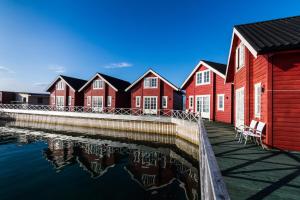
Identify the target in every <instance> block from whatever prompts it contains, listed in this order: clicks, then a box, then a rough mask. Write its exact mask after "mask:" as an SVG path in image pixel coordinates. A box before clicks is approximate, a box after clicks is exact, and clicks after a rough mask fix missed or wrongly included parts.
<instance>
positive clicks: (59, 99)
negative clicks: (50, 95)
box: [56, 96, 65, 107]
mask: <svg viewBox="0 0 300 200" xmlns="http://www.w3.org/2000/svg"><path fill="white" fill-rule="evenodd" d="M64 101H65V99H64V97H63V96H56V106H58V107H63V106H64V105H65V103H64Z"/></svg>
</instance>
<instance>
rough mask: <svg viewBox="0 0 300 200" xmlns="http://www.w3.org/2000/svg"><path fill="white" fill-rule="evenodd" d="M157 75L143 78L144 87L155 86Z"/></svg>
mask: <svg viewBox="0 0 300 200" xmlns="http://www.w3.org/2000/svg"><path fill="white" fill-rule="evenodd" d="M157 81H158V79H157V77H148V78H145V79H144V88H157Z"/></svg>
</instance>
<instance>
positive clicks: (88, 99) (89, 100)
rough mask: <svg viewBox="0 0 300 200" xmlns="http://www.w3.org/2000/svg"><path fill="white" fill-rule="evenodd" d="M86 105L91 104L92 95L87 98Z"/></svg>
mask: <svg viewBox="0 0 300 200" xmlns="http://www.w3.org/2000/svg"><path fill="white" fill-rule="evenodd" d="M86 101H87V102H86V105H88V106H90V105H91V96H88V97H87V98H86Z"/></svg>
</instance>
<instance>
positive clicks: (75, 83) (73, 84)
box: [46, 75, 87, 92]
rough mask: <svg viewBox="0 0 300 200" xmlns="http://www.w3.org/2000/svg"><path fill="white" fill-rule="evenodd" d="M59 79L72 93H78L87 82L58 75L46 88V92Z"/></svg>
mask: <svg viewBox="0 0 300 200" xmlns="http://www.w3.org/2000/svg"><path fill="white" fill-rule="evenodd" d="M59 79H61V80H62V81H64V82H65V83H66V84H67V85H68V86H69V87H70V88H72V89H73V90H74V91H78V90H79V89H80V88H81V87H82V86H83V85H84V84H85V83H86V82H87V81H86V80H82V79H78V78H74V77H69V76H64V75H59V76H58V77H57V78H56V79H55V80H54V81H53V82H52V83H51V84H50V86H49V87H48V88H47V90H46V91H47V92H49V90H50V88H51V87H52V86H53V84H54V83H56V81H57V80H59Z"/></svg>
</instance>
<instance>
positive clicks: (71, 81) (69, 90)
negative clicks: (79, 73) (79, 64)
mask: <svg viewBox="0 0 300 200" xmlns="http://www.w3.org/2000/svg"><path fill="white" fill-rule="evenodd" d="M85 83H86V80H82V79H78V78H73V77H68V76H63V75H60V76H58V77H57V78H56V79H55V80H54V81H53V82H52V83H51V84H50V86H49V87H48V89H47V92H50V100H49V104H50V105H53V106H56V107H63V106H83V93H82V92H79V91H78V90H79V89H80V88H81V87H82V86H83V85H84V84H85Z"/></svg>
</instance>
